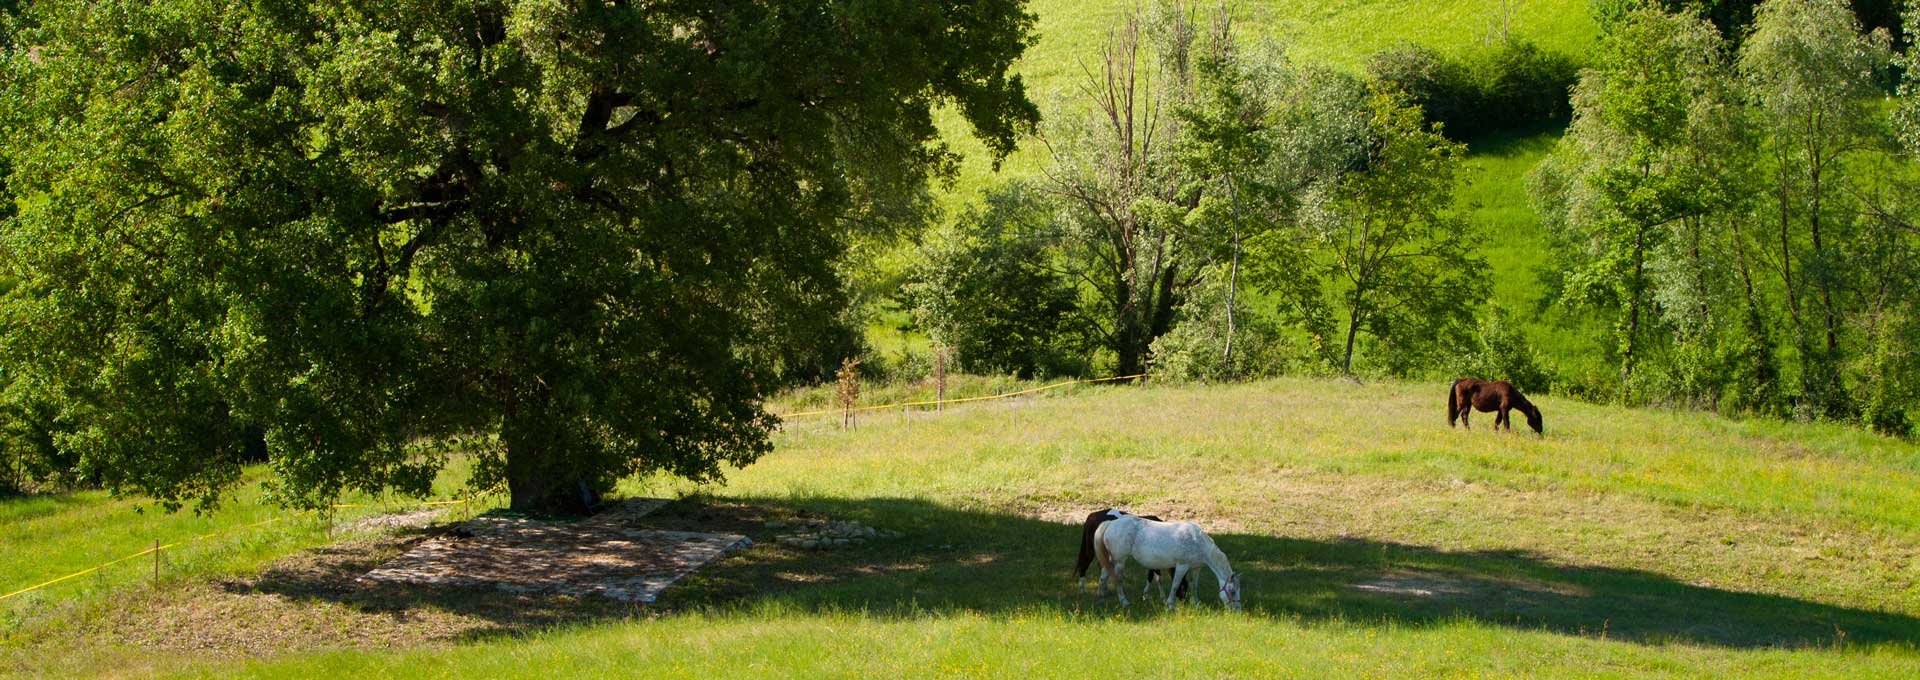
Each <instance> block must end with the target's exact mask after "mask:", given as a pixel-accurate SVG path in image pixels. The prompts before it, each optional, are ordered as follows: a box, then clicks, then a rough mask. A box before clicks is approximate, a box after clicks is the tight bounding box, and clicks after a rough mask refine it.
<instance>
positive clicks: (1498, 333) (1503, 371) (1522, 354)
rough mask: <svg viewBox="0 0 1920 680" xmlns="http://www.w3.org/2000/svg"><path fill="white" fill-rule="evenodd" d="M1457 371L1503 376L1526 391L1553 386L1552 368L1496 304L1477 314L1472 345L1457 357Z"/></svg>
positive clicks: (1502, 378) (1490, 378) (1490, 377)
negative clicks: (1479, 314)
mask: <svg viewBox="0 0 1920 680" xmlns="http://www.w3.org/2000/svg"><path fill="white" fill-rule="evenodd" d="M1458 373H1461V374H1464V375H1472V376H1477V377H1480V378H1484V379H1487V380H1505V381H1507V382H1510V383H1513V385H1514V386H1515V387H1518V388H1520V391H1521V392H1527V393H1542V394H1544V393H1546V392H1547V391H1549V390H1550V389H1552V388H1553V387H1554V386H1555V376H1554V372H1553V371H1552V370H1551V369H1549V368H1548V367H1547V366H1546V365H1545V362H1544V361H1543V360H1542V359H1541V357H1540V353H1539V352H1537V351H1535V350H1534V349H1533V346H1532V345H1530V344H1528V343H1527V339H1526V337H1524V336H1522V335H1521V334H1520V331H1519V329H1518V326H1517V325H1516V324H1515V323H1513V321H1512V320H1511V318H1510V314H1509V313H1508V312H1506V311H1505V310H1503V309H1501V308H1500V307H1499V306H1498V305H1488V306H1487V310H1486V313H1484V314H1482V315H1481V317H1480V324H1479V327H1478V329H1477V330H1476V332H1475V333H1474V339H1473V349H1472V351H1470V352H1468V353H1467V354H1466V355H1465V357H1464V358H1463V359H1462V360H1461V362H1460V365H1459V371H1458Z"/></svg>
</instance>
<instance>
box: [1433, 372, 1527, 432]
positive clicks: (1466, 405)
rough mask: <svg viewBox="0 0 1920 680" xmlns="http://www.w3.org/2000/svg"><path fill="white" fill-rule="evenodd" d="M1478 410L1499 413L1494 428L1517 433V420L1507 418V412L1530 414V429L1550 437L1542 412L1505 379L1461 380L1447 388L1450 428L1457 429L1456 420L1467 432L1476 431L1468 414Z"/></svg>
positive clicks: (1494, 420)
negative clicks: (1514, 425)
mask: <svg viewBox="0 0 1920 680" xmlns="http://www.w3.org/2000/svg"><path fill="white" fill-rule="evenodd" d="M1475 409H1478V410H1479V411H1480V412H1481V413H1487V412H1489V411H1499V412H1500V415H1498V416H1495V417H1494V419H1493V429H1496V430H1498V429H1500V426H1501V425H1505V426H1507V431H1508V432H1512V431H1513V419H1512V418H1509V417H1507V411H1510V410H1511V411H1519V412H1521V413H1524V414H1527V427H1531V428H1533V431H1534V432H1538V433H1540V434H1541V435H1545V434H1546V430H1545V427H1544V425H1543V421H1542V420H1541V419H1540V409H1539V408H1538V407H1535V406H1534V405H1533V402H1531V401H1527V398H1526V397H1525V396H1522V395H1521V394H1520V388H1517V387H1514V386H1513V384H1512V383H1508V382H1507V381H1505V380H1495V381H1491V382H1489V381H1486V380H1481V379H1479V378H1474V377H1465V378H1459V379H1456V380H1454V381H1453V385H1452V386H1451V387H1448V388H1447V427H1453V423H1454V421H1455V420H1458V421H1460V424H1461V425H1465V426H1466V427H1467V429H1469V430H1471V429H1473V423H1471V422H1468V421H1467V415H1468V414H1470V413H1472V412H1473V411H1474V410H1475Z"/></svg>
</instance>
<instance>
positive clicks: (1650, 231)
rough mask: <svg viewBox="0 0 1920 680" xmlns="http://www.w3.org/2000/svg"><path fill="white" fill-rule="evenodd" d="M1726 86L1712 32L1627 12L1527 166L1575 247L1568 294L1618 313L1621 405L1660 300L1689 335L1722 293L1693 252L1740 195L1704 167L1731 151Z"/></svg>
mask: <svg viewBox="0 0 1920 680" xmlns="http://www.w3.org/2000/svg"><path fill="white" fill-rule="evenodd" d="M1731 83H1732V80H1731V75H1730V72H1729V71H1728V67H1727V62H1726V59H1725V56H1724V54H1723V52H1722V51H1721V47H1720V41H1719V38H1718V35H1717V34H1716V33H1715V32H1714V31H1713V29H1712V28H1711V27H1710V26H1707V25H1706V24H1705V23H1704V22H1701V21H1699V20H1694V19H1687V18H1684V17H1680V16H1677V15H1670V14H1666V13H1663V12H1659V11H1657V10H1652V9H1641V10H1637V11H1635V12H1633V13H1631V14H1629V15H1628V16H1626V17H1623V18H1622V19H1621V20H1620V22H1619V24H1618V25H1616V26H1615V27H1614V28H1613V30H1611V31H1609V32H1608V33H1607V36H1606V39H1605V40H1604V41H1603V42H1602V48H1601V51H1600V55H1599V58H1598V63H1597V64H1596V66H1595V68H1594V69H1592V70H1590V71H1588V72H1587V73H1586V74H1585V75H1584V76H1583V77H1582V79H1581V82H1580V84H1579V85H1578V86H1577V87H1576V88H1575V93H1574V100H1573V101H1574V110H1575V113H1574V122H1573V125H1572V126H1571V128H1570V129H1569V130H1568V132H1567V136H1566V138H1565V140H1564V141H1563V142H1562V144H1561V147H1560V148H1559V149H1558V150H1556V152H1555V154H1554V156H1553V158H1552V159H1551V160H1550V161H1549V162H1548V163H1545V164H1542V166H1541V167H1540V168H1539V169H1537V170H1536V171H1535V172H1536V175H1537V176H1538V181H1536V182H1535V185H1534V187H1533V195H1534V201H1535V204H1536V206H1538V208H1539V209H1540V210H1542V211H1543V212H1545V213H1547V214H1548V215H1549V216H1548V222H1549V223H1550V224H1553V225H1556V226H1557V228H1559V229H1561V230H1563V231H1564V232H1565V233H1567V234H1568V235H1569V236H1568V237H1567V239H1566V241H1567V242H1568V243H1570V244H1572V245H1573V247H1574V248H1576V249H1577V254H1576V256H1575V258H1574V262H1575V269H1574V270H1573V271H1572V272H1570V273H1569V274H1568V276H1567V279H1566V285H1567V292H1568V294H1569V299H1571V300H1572V301H1574V302H1576V303H1579V304H1583V305H1586V306H1589V307H1592V308H1596V309H1604V310H1608V311H1610V312H1611V313H1612V314H1613V315H1614V320H1615V321H1614V329H1613V334H1614V349H1615V351H1616V352H1617V357H1618V361H1619V364H1620V393H1619V394H1620V396H1621V397H1622V398H1625V397H1626V396H1627V395H1628V393H1629V387H1630V386H1631V384H1632V381H1633V372H1634V369H1635V367H1636V362H1638V361H1639V360H1640V359H1642V358H1643V355H1644V354H1646V353H1647V350H1646V345H1647V344H1648V343H1649V342H1651V341H1652V340H1651V339H1652V338H1654V337H1657V335H1658V334H1657V333H1651V332H1650V331H1649V329H1650V328H1653V327H1654V326H1655V325H1656V324H1658V323H1659V322H1660V321H1661V310H1662V309H1663V307H1661V305H1660V304H1659V303H1660V302H1661V301H1662V298H1663V297H1664V298H1665V302H1667V303H1668V304H1666V305H1665V307H1664V309H1666V310H1670V311H1672V312H1674V313H1675V314H1676V315H1677V316H1676V317H1675V318H1673V319H1672V320H1673V321H1675V323H1676V324H1677V325H1679V326H1681V327H1683V328H1686V327H1687V326H1689V325H1690V324H1693V320H1694V319H1695V318H1696V317H1697V318H1699V319H1700V320H1701V321H1702V323H1710V322H1711V319H1712V317H1711V314H1710V313H1709V310H1711V309H1712V308H1713V307H1714V305H1715V304H1716V303H1717V301H1718V300H1719V297H1718V296H1719V295H1721V294H1722V288H1721V287H1720V286H1718V285H1714V284H1712V283H1709V281H1708V280H1707V279H1705V278H1698V277H1704V276H1706V275H1707V273H1708V272H1709V271H1710V270H1711V267H1710V266H1709V265H1710V262H1711V261H1710V260H1708V259H1703V258H1702V257H1701V254H1702V252H1703V251H1702V250H1701V249H1700V248H1699V246H1698V244H1699V243H1700V242H1701V241H1702V240H1703V239H1706V238H1708V236H1707V235H1706V231H1705V230H1707V229H1709V228H1710V227H1712V226H1714V225H1716V224H1718V223H1716V222H1712V221H1711V220H1710V218H1711V216H1713V215H1715V214H1717V213H1718V212H1720V211H1723V210H1728V209H1730V208H1731V206H1732V203H1733V201H1734V200H1735V197H1736V196H1737V193H1738V192H1736V191H1734V190H1732V189H1731V186H1732V185H1731V184H1730V183H1732V182H1734V181H1735V180H1736V177H1734V176H1732V175H1731V174H1730V173H1725V172H1721V170H1722V168H1720V167H1719V166H1717V165H1715V163H1714V162H1713V160H1712V159H1713V158H1714V157H1715V156H1716V154H1720V153H1737V151H1736V149H1737V148H1738V147H1739V146H1740V144H1739V141H1740V140H1739V137H1738V130H1739V128H1738V125H1737V124H1736V123H1734V122H1732V121H1730V120H1728V118H1727V116H1728V115H1729V114H1728V111H1731V110H1734V104H1735V103H1736V102H1735V101H1734V99H1733V97H1734V94H1733V90H1732V89H1731ZM1714 281H1716V282H1717V281H1718V279H1715V280H1714ZM1681 298H1685V299H1681ZM1692 330H1693V331H1694V332H1695V335H1698V334H1699V333H1704V332H1705V331H1707V330H1708V329H1707V328H1705V327H1694V328H1692Z"/></svg>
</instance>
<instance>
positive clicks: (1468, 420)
mask: <svg viewBox="0 0 1920 680" xmlns="http://www.w3.org/2000/svg"><path fill="white" fill-rule="evenodd" d="M1460 426H1461V427H1464V428H1467V430H1468V431H1472V430H1473V402H1467V403H1465V404H1461V405H1460Z"/></svg>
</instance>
